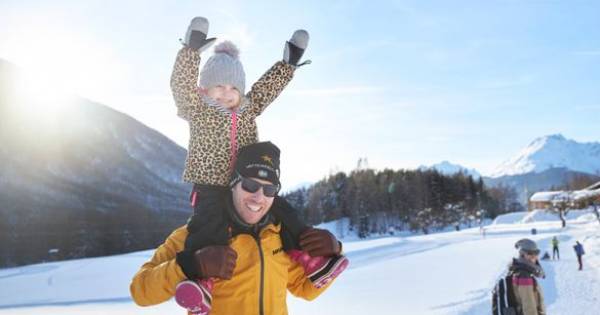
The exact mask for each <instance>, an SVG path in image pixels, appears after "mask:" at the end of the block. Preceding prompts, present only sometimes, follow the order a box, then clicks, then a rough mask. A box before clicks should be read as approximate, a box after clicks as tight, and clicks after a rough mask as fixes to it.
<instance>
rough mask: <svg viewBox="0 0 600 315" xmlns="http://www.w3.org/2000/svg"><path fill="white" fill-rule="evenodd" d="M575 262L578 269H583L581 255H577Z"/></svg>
mask: <svg viewBox="0 0 600 315" xmlns="http://www.w3.org/2000/svg"><path fill="white" fill-rule="evenodd" d="M577 262H578V263H579V270H582V269H583V261H582V258H581V255H577Z"/></svg>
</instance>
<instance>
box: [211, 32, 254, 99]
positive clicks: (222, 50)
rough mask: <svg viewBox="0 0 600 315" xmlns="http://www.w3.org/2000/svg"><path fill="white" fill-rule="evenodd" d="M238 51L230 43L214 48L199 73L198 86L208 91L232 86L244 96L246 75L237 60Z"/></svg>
mask: <svg viewBox="0 0 600 315" xmlns="http://www.w3.org/2000/svg"><path fill="white" fill-rule="evenodd" d="M239 55H240V51H239V50H238V48H237V47H236V46H235V45H234V44H233V43H232V42H230V41H224V42H222V43H220V44H218V45H217V46H215V54H214V55H212V56H211V57H210V58H208V61H206V64H205V65H204V67H203V68H202V71H200V86H201V87H203V88H205V89H210V88H211V87H215V86H217V85H226V84H231V85H233V86H234V87H235V88H236V89H237V90H238V91H239V92H240V94H241V95H244V94H245V92H244V91H245V88H246V73H245V72H244V67H243V66H242V63H241V62H240V59H239Z"/></svg>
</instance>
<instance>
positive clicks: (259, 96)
mask: <svg viewBox="0 0 600 315" xmlns="http://www.w3.org/2000/svg"><path fill="white" fill-rule="evenodd" d="M207 33H208V21H207V20H206V19H205V18H203V17H196V18H194V19H193V20H192V22H191V23H190V26H189V27H188V30H187V33H186V37H185V39H184V40H183V45H184V47H183V48H182V49H181V50H180V51H179V53H178V55H177V59H176V61H175V66H174V68H173V73H172V76H171V89H172V91H173V96H174V98H175V103H176V105H177V110H178V111H177V114H178V115H179V116H180V117H182V118H183V119H185V120H187V121H188V122H189V126H190V140H189V147H188V156H187V159H186V164H185V170H184V174H183V178H184V180H185V181H187V182H191V183H193V184H194V186H193V191H192V194H191V197H190V199H191V203H192V207H193V208H194V214H193V215H192V217H191V218H190V220H189V222H188V226H187V229H188V232H189V235H188V238H187V239H186V242H185V249H184V250H183V251H182V252H180V253H178V254H177V263H178V264H179V265H180V266H181V268H182V270H183V272H184V273H185V275H186V276H187V277H188V279H189V280H186V281H182V282H181V283H179V284H178V285H177V288H176V291H175V299H176V301H177V303H178V304H179V305H181V306H182V307H185V308H186V309H188V311H190V312H192V313H208V312H209V311H210V299H211V290H212V282H213V280H212V279H204V278H203V277H202V275H201V274H198V273H199V272H198V271H197V270H196V268H195V264H194V253H195V252H196V251H197V250H198V249H201V248H203V247H206V246H208V245H228V241H229V238H230V235H229V231H228V223H227V218H226V214H225V213H224V212H225V211H223V209H224V204H223V200H224V197H223V194H224V193H226V192H227V190H228V188H227V187H228V184H229V180H230V178H232V176H231V175H232V174H231V169H232V166H233V165H234V163H235V159H236V154H237V150H238V148H241V147H243V146H245V145H248V144H252V143H255V142H258V135H257V128H256V122H255V119H256V117H257V116H258V115H260V114H261V113H262V111H263V110H264V109H265V108H266V107H267V106H268V105H269V104H270V103H271V102H273V100H274V99H275V98H276V97H277V96H278V95H279V93H281V91H282V90H283V89H284V88H285V86H286V85H287V84H288V83H289V82H290V81H291V79H292V77H293V74H294V71H295V69H296V68H297V67H299V66H302V65H303V64H307V63H309V62H308V61H307V62H304V63H302V64H298V62H299V61H300V59H301V57H302V54H303V53H304V50H305V49H306V46H307V44H308V33H307V32H306V31H304V30H298V31H296V32H295V33H294V34H293V36H292V38H291V39H290V41H289V42H286V45H285V49H284V58H283V61H279V62H277V63H275V65H274V66H273V67H271V69H269V71H267V72H266V73H265V74H264V75H263V76H262V77H261V78H260V79H259V80H258V81H257V82H256V83H255V84H254V85H253V86H252V88H251V89H250V91H249V92H248V93H247V94H244V93H245V73H244V69H243V66H242V64H241V62H240V61H239V59H238V54H239V52H238V50H237V48H236V47H235V45H234V44H233V43H231V42H223V43H221V44H219V45H217V46H216V47H215V54H214V55H213V56H212V57H210V58H209V59H208V61H207V62H206V64H205V65H204V67H203V69H202V71H201V72H200V87H199V88H198V87H197V86H196V82H197V80H198V70H199V63H200V53H201V52H203V51H205V50H206V49H207V48H208V47H210V46H211V45H212V44H213V43H214V42H215V40H216V39H215V38H207ZM233 175H234V177H235V174H233ZM263 193H264V194H265V195H267V197H273V196H274V195H276V194H277V191H264V190H263ZM295 211H296V210H295V209H293V208H292V207H291V206H290V205H289V204H288V203H287V202H286V201H285V199H283V198H280V197H277V196H275V200H274V202H273V206H272V208H271V213H273V215H274V216H275V218H276V219H277V220H278V221H279V222H281V223H282V229H281V233H280V235H281V239H282V243H283V247H284V250H285V251H286V252H287V253H288V255H289V256H290V258H292V259H293V260H295V261H298V262H299V263H300V264H301V265H302V266H304V269H305V273H306V275H307V277H309V278H310V279H311V281H312V283H313V284H314V285H315V286H317V287H321V286H323V285H325V284H327V283H328V282H329V281H331V280H332V279H333V278H335V277H337V276H338V275H339V274H340V273H341V272H342V271H343V270H344V269H345V268H346V266H347V265H348V260H347V258H346V257H344V256H339V257H334V258H325V257H319V256H317V257H312V256H310V255H309V253H306V252H303V251H302V249H301V247H300V246H299V240H300V239H301V238H302V236H301V235H303V232H307V234H309V233H308V232H309V231H310V227H308V226H306V225H305V224H304V223H303V222H302V221H300V220H299V218H298V217H297V215H296V214H295Z"/></svg>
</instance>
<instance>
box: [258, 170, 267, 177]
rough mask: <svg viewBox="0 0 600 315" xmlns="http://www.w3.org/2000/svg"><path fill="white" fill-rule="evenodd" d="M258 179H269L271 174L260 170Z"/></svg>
mask: <svg viewBox="0 0 600 315" xmlns="http://www.w3.org/2000/svg"><path fill="white" fill-rule="evenodd" d="M258 177H262V178H267V177H269V173H267V171H265V170H258Z"/></svg>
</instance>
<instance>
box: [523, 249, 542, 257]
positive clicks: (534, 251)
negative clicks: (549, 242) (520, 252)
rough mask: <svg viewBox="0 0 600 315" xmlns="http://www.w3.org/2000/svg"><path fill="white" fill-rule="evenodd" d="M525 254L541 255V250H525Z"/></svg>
mask: <svg viewBox="0 0 600 315" xmlns="http://www.w3.org/2000/svg"><path fill="white" fill-rule="evenodd" d="M524 252H525V254H527V255H529V256H539V255H540V250H539V249H535V250H524Z"/></svg>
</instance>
